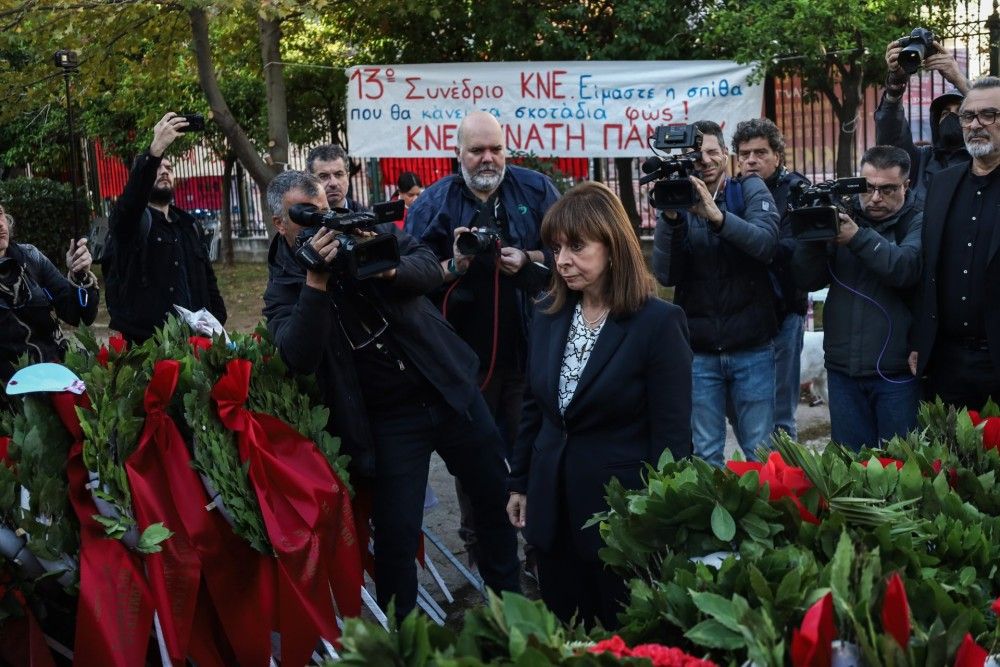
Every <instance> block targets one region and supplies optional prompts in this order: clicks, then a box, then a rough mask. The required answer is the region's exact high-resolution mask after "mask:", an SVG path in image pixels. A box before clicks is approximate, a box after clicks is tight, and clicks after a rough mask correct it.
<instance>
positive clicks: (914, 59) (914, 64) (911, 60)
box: [899, 44, 927, 74]
mask: <svg viewBox="0 0 1000 667" xmlns="http://www.w3.org/2000/svg"><path fill="white" fill-rule="evenodd" d="M926 52H927V47H925V46H924V45H923V44H910V45H908V46H906V47H904V48H903V49H902V50H901V51H900V52H899V66H900V68H901V69H902V70H903V71H904V72H906V73H907V74H913V73H914V72H916V71H917V69H918V68H919V67H920V63H922V62H923V61H924V55H925V53H926Z"/></svg>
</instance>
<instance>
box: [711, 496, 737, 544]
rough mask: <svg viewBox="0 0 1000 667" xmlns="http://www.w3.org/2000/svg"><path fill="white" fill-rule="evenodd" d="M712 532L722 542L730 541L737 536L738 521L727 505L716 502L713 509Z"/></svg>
mask: <svg viewBox="0 0 1000 667" xmlns="http://www.w3.org/2000/svg"><path fill="white" fill-rule="evenodd" d="M712 533H713V534H714V535H715V537H716V538H718V539H719V540H720V541H722V542H730V541H732V539H733V538H734V537H736V522H735V521H733V515H732V514H730V513H729V510H727V509H726V508H725V507H723V506H722V505H720V504H719V503H716V505H715V509H713V510H712Z"/></svg>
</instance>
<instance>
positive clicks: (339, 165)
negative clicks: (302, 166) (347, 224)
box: [306, 144, 364, 212]
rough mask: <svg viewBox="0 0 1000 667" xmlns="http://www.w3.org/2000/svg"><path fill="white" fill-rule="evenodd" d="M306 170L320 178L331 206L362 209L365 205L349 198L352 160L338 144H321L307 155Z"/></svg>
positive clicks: (351, 209) (353, 209) (354, 209)
mask: <svg viewBox="0 0 1000 667" xmlns="http://www.w3.org/2000/svg"><path fill="white" fill-rule="evenodd" d="M306 171H308V172H309V173H310V174H312V175H313V176H315V177H316V178H318V179H319V182H320V183H322V184H323V192H324V194H326V200H327V202H329V204H330V208H346V209H348V210H350V211H354V212H357V211H361V210H363V209H364V207H363V206H362V205H361V204H359V203H358V202H356V201H354V200H353V199H348V197H347V190H348V188H349V187H350V177H351V171H350V160H349V159H348V157H347V151H345V150H344V149H343V148H342V147H340V146H338V145H337V144H321V145H319V146H316V147H315V148H313V149H312V150H311V151H309V155H307V156H306Z"/></svg>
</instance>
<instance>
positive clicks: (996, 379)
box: [911, 76, 1000, 410]
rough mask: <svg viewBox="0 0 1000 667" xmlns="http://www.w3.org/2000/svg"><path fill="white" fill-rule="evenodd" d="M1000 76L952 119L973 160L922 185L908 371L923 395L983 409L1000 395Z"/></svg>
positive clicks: (973, 90)
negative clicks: (918, 274)
mask: <svg viewBox="0 0 1000 667" xmlns="http://www.w3.org/2000/svg"><path fill="white" fill-rule="evenodd" d="M998 118H1000V78H996V77H991V76H988V77H983V78H981V79H979V80H977V81H976V82H974V83H973V84H972V86H971V87H970V89H969V92H968V94H967V95H966V97H965V99H964V100H963V101H962V106H961V108H960V109H959V113H958V119H959V122H960V123H961V125H962V135H963V138H964V141H965V149H966V150H967V151H968V152H969V155H971V156H972V163H971V164H968V165H959V166H955V167H952V168H950V169H946V170H945V171H942V172H939V173H938V174H935V176H934V178H932V179H931V182H930V187H929V188H928V191H927V207H926V209H925V211H926V213H925V218H926V222H925V223H924V237H923V259H924V266H925V267H926V271H924V276H923V285H922V286H923V289H922V293H921V298H922V300H921V309H920V317H919V319H918V321H917V326H916V332H915V336H914V340H915V343H916V345H915V348H916V352H915V354H914V355H913V356H914V358H913V359H912V360H911V361H912V365H911V368H912V370H913V371H914V372H915V373H916V374H917V375H918V377H923V378H924V383H925V384H924V390H925V394H926V396H927V398H932V397H934V396H940V397H941V398H942V399H943V400H944V401H945V402H946V403H948V404H950V405H954V406H956V407H958V408H962V407H966V408H969V409H970V410H981V409H982V408H983V405H984V404H985V403H986V400H987V398H993V400H998V399H1000V308H997V306H996V304H997V303H1000V262H998V261H997V249H998V248H1000V231H998V230H997V229H996V225H997V221H998V220H1000V215H998V212H1000V169H997V166H998V165H1000V122H998Z"/></svg>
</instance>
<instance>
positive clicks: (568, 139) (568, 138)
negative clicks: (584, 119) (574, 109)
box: [566, 123, 587, 151]
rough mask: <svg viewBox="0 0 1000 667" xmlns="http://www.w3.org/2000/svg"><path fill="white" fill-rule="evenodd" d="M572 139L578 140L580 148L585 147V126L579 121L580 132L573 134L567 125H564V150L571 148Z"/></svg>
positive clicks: (584, 148) (583, 148)
mask: <svg viewBox="0 0 1000 667" xmlns="http://www.w3.org/2000/svg"><path fill="white" fill-rule="evenodd" d="M574 141H579V142H580V150H581V151H582V150H586V149H587V126H586V125H584V124H583V123H580V134H573V133H572V132H571V131H570V127H569V125H567V126H566V150H568V151H569V150H573V149H572V147H571V146H570V144H572V143H573V142H574Z"/></svg>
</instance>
